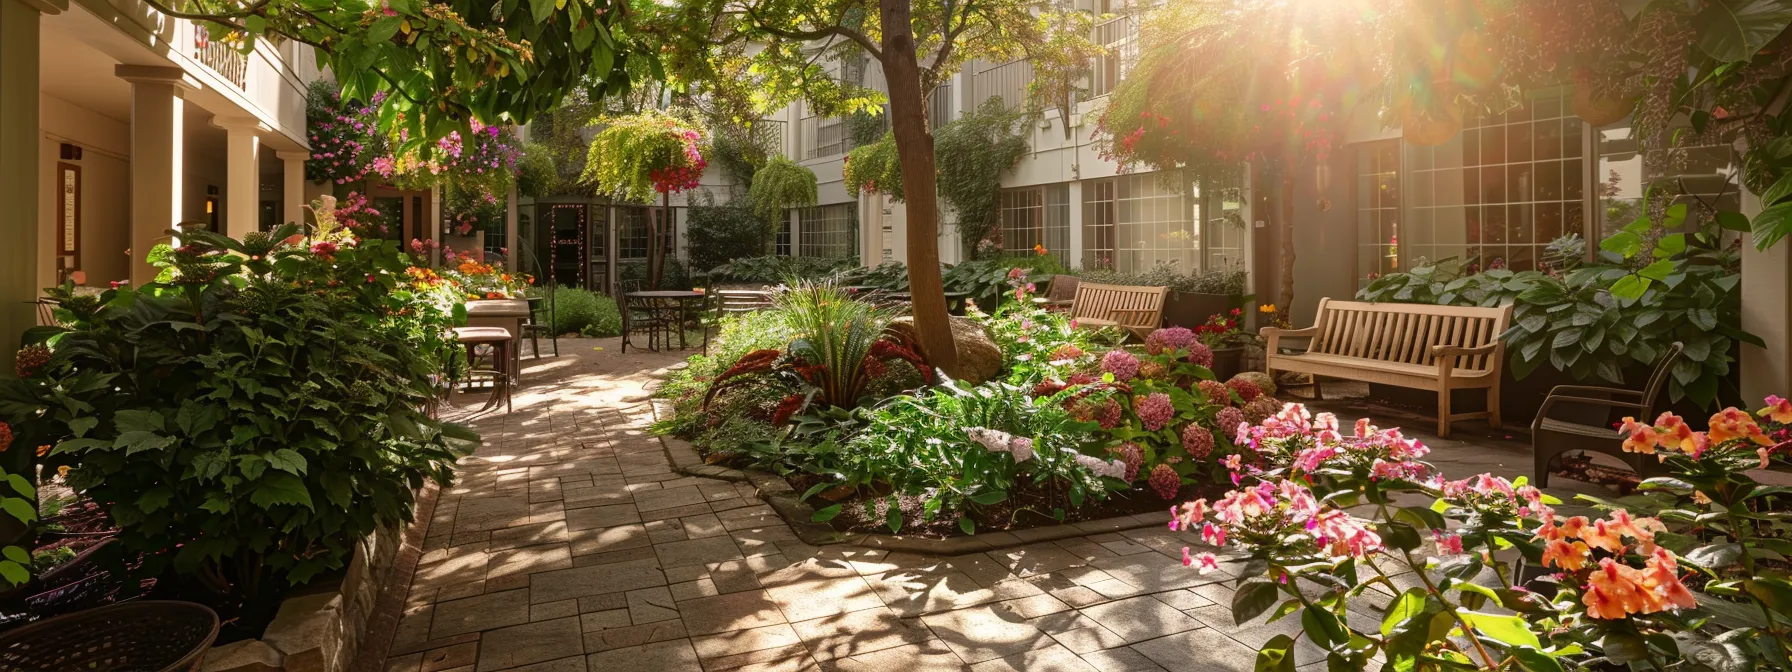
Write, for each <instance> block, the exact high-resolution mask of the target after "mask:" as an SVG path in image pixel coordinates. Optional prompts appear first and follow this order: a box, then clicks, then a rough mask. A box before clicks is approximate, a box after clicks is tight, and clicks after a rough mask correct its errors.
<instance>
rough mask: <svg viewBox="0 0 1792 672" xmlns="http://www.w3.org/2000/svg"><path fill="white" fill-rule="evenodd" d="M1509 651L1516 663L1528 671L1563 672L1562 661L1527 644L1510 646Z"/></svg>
mask: <svg viewBox="0 0 1792 672" xmlns="http://www.w3.org/2000/svg"><path fill="white" fill-rule="evenodd" d="M1510 653H1511V654H1512V657H1513V658H1516V659H1518V665H1519V666H1520V667H1523V668H1524V669H1527V670H1530V672H1563V670H1562V662H1561V661H1559V660H1556V659H1555V657H1554V656H1551V655H1549V654H1547V653H1544V652H1542V651H1539V650H1537V649H1534V648H1531V647H1529V646H1515V647H1512V649H1511V651H1510Z"/></svg>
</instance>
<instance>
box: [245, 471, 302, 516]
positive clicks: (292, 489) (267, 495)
mask: <svg viewBox="0 0 1792 672" xmlns="http://www.w3.org/2000/svg"><path fill="white" fill-rule="evenodd" d="M249 501H250V502H252V503H254V504H255V505H256V506H259V507H261V508H264V509H271V508H273V507H275V506H280V505H282V504H297V505H299V506H303V507H305V508H307V509H314V510H315V507H313V506H312V505H311V491H310V490H309V489H307V488H306V487H305V481H303V480H301V479H300V478H299V477H297V476H294V475H292V474H289V473H286V472H283V471H270V472H268V473H267V475H266V477H264V478H262V479H261V482H260V483H259V484H257V485H256V486H255V492H254V493H253V494H250V495H249Z"/></svg>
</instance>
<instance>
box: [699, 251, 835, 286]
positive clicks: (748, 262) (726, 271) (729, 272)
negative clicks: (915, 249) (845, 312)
mask: <svg viewBox="0 0 1792 672" xmlns="http://www.w3.org/2000/svg"><path fill="white" fill-rule="evenodd" d="M858 265H859V258H858V257H848V258H845V259H834V258H831V257H789V256H784V255H768V256H763V257H742V258H739V259H735V260H733V261H730V262H728V263H726V264H722V265H720V266H716V267H714V268H712V269H710V270H709V280H710V282H744V283H753V282H757V283H763V284H767V285H775V284H779V283H782V282H785V281H787V280H792V279H795V280H820V279H822V278H826V277H828V276H831V275H834V274H836V273H840V272H842V271H846V270H848V269H852V268H857V267H858ZM699 268H701V267H699Z"/></svg>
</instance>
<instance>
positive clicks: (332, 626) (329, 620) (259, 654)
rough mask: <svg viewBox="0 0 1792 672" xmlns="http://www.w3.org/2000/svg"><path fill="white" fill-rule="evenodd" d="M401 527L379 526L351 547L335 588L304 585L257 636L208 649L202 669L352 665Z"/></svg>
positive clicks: (330, 671) (243, 671) (297, 670)
mask: <svg viewBox="0 0 1792 672" xmlns="http://www.w3.org/2000/svg"><path fill="white" fill-rule="evenodd" d="M403 542H404V535H403V528H402V527H381V528H380V529H378V530H376V531H374V533H373V534H370V535H368V536H367V537H366V538H363V539H362V540H361V542H360V543H359V544H356V545H355V555H354V558H353V559H352V560H350V561H349V565H348V572H347V573H346V574H345V575H343V577H342V583H341V584H340V585H339V586H337V589H336V590H327V589H325V590H323V592H317V587H315V586H312V587H308V588H307V589H304V590H303V591H301V593H300V594H295V595H293V596H291V597H288V598H287V599H286V601H285V602H281V603H280V611H279V613H277V614H276V615H275V616H274V622H273V623H270V624H268V629H267V632H266V633H264V634H263V635H262V638H261V639H249V640H243V641H240V642H231V643H229V644H225V645H222V646H216V647H212V650H211V651H210V652H208V653H206V656H205V666H204V667H202V668H200V669H201V670H202V672H274V671H276V670H280V671H284V672H342V671H344V670H347V669H349V667H350V666H351V665H352V664H353V663H354V660H355V655H356V653H357V652H359V651H360V649H361V644H362V640H363V638H364V636H365V634H366V632H367V622H368V619H369V618H370V617H371V616H372V615H373V611H374V605H375V603H376V602H377V601H378V599H379V595H380V587H381V586H383V585H385V582H386V580H387V578H388V575H389V574H390V573H391V570H392V568H393V566H394V565H395V564H396V563H395V561H396V559H397V558H398V550H399V547H400V546H402V545H403Z"/></svg>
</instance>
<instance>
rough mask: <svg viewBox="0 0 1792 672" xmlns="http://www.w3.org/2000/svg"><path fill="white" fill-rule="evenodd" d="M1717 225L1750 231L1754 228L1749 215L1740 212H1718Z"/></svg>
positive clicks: (1734, 229)
mask: <svg viewBox="0 0 1792 672" xmlns="http://www.w3.org/2000/svg"><path fill="white" fill-rule="evenodd" d="M1774 186H1776V187H1777V186H1779V185H1778V184H1775V185H1774ZM1717 225H1718V227H1720V228H1722V229H1723V230H1725V231H1738V232H1741V233H1748V232H1749V231H1751V230H1752V229H1751V228H1749V225H1748V217H1747V216H1744V215H1743V214H1742V213H1740V212H1720V213H1717Z"/></svg>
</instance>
